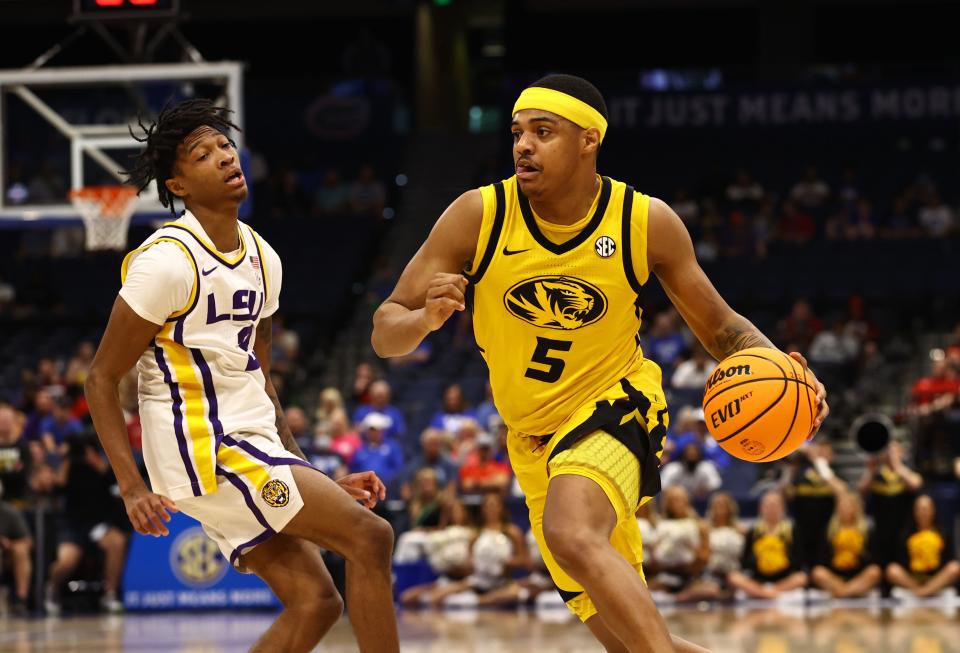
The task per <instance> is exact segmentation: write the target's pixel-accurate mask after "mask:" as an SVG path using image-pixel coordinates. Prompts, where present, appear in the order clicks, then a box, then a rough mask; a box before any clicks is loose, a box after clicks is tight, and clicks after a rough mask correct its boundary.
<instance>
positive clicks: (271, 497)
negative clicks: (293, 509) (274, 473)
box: [260, 478, 290, 508]
mask: <svg viewBox="0 0 960 653" xmlns="http://www.w3.org/2000/svg"><path fill="white" fill-rule="evenodd" d="M260 496H261V497H263V500H264V501H266V502H267V505H268V506H271V507H273V508H283V507H284V506H285V505H287V503H289V502H290V488H289V487H287V484H286V483H284V482H283V481H281V480H279V479H276V478H275V479H273V480H272V481H268V482H267V484H266V485H264V486H263V489H262V490H260Z"/></svg>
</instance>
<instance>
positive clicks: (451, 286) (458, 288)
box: [423, 272, 467, 331]
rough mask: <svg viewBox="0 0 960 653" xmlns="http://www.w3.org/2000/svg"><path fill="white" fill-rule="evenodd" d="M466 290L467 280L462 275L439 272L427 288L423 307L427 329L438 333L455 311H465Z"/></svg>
mask: <svg viewBox="0 0 960 653" xmlns="http://www.w3.org/2000/svg"><path fill="white" fill-rule="evenodd" d="M466 290H467V279H466V278H465V277H464V276H463V275H462V274H448V273H446V272H438V273H437V274H435V275H433V279H431V280H430V285H429V286H427V299H426V302H425V303H424V306H423V320H424V324H425V325H426V327H427V328H428V329H430V330H431V331H436V330H437V329H439V328H440V327H442V326H443V323H444V322H446V321H447V320H448V319H450V316H451V315H453V312H454V311H462V310H464V309H465V308H466V301H465V299H464V293H465V292H466Z"/></svg>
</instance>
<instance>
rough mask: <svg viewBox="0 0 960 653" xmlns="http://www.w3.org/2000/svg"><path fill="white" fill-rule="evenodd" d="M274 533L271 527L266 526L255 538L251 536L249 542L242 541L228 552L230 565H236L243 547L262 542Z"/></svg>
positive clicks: (253, 545)
mask: <svg viewBox="0 0 960 653" xmlns="http://www.w3.org/2000/svg"><path fill="white" fill-rule="evenodd" d="M276 534H277V533H276V531H274V530H273V529H272V528H268V529H267V530H265V531H263V532H262V533H260V534H259V535H257V536H256V537H255V538H253V539H252V540H250V541H249V542H244V543H243V544H241V545H240V546H238V547H237V548H235V549H234V550H233V551H231V552H230V566H231V567H235V566H236V565H237V558H239V557H240V556H241V555H243V553H244V551H243V550H244V549H249V548H251V547H255V546H257V545H258V544H262V543H264V542H266V541H267V540H269V539H270V538H271V537H273V536H274V535H276Z"/></svg>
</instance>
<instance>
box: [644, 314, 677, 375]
mask: <svg viewBox="0 0 960 653" xmlns="http://www.w3.org/2000/svg"><path fill="white" fill-rule="evenodd" d="M686 348H687V343H686V341H685V340H684V338H683V333H682V332H681V331H680V324H679V316H678V315H677V312H676V311H675V310H673V309H669V310H666V311H663V312H661V313H658V314H657V316H656V317H655V318H653V326H652V327H651V328H650V333H649V335H648V336H647V343H646V347H645V353H646V355H647V357H648V358H650V359H651V360H653V361H654V362H655V363H657V364H658V365H660V367H662V368H663V370H664V372H665V373H669V372H670V371H671V370H672V369H673V366H674V365H676V363H677V361H679V360H680V355H681V354H682V353H683V351H684V349H686Z"/></svg>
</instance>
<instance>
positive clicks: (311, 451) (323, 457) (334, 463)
mask: <svg viewBox="0 0 960 653" xmlns="http://www.w3.org/2000/svg"><path fill="white" fill-rule="evenodd" d="M301 448H302V447H301ZM303 451H304V453H305V454H306V456H307V460H308V461H310V464H311V465H313V466H314V467H316V468H317V469H319V470H320V471H321V472H323V473H324V474H326V475H327V476H329V477H330V478H332V479H333V480H337V479H340V478H343V477H344V476H346V475H347V471H348V468H347V459H346V458H344V457H343V455H342V454H341V453H340V452H338V451H337V450H336V449H334V447H333V438H331V437H330V433H329V432H328V431H325V430H322V429H318V430H317V431H316V432H315V434H314V436H313V441H312V442H311V443H310V446H309V447H308V448H306V449H303Z"/></svg>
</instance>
